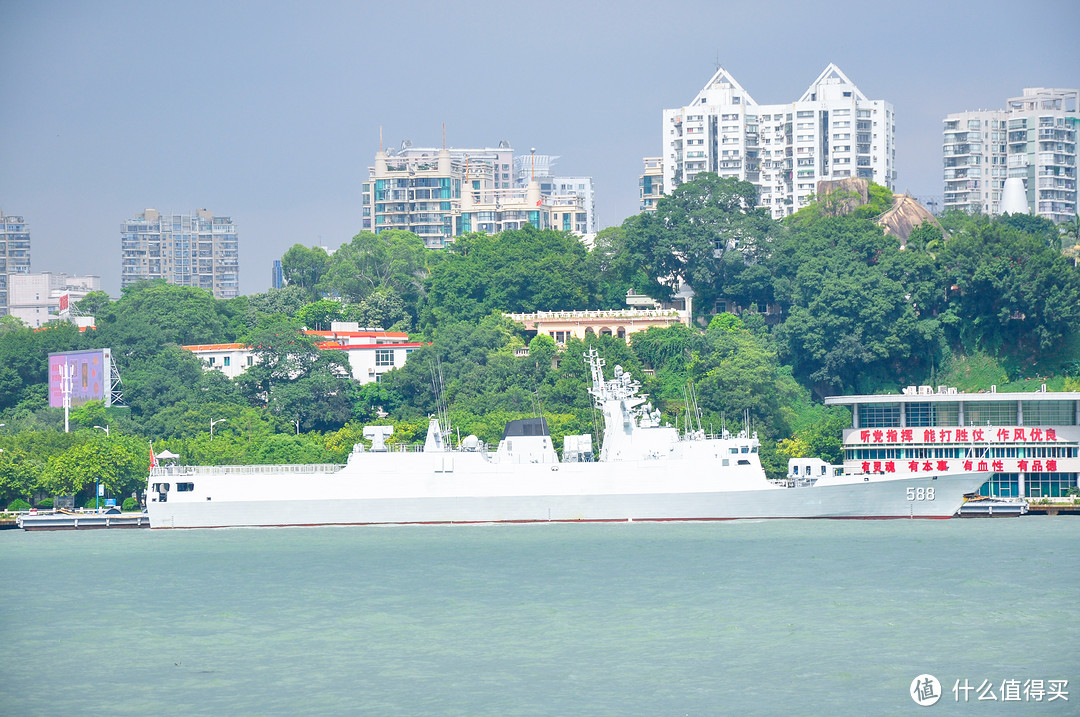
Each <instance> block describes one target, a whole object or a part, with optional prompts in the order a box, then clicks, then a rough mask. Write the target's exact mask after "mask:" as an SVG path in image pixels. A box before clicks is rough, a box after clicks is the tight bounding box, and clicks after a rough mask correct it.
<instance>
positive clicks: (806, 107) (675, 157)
mask: <svg viewBox="0 0 1080 717" xmlns="http://www.w3.org/2000/svg"><path fill="white" fill-rule="evenodd" d="M662 132H663V135H662V140H663V153H662V155H661V157H660V162H661V166H662V186H663V188H664V191H665V192H667V193H670V192H671V191H673V190H674V189H675V187H677V186H679V185H680V184H682V183H683V182H689V181H691V180H693V179H694V177H696V176H697V175H698V174H700V173H701V172H715V173H717V174H719V175H720V176H722V177H733V178H736V179H739V180H742V181H747V182H751V183H753V184H754V185H755V186H756V187H757V189H758V202H759V206H762V207H765V208H768V209H769V210H770V212H771V213H772V215H773V217H775V218H780V217H783V216H787V215H788V214H792V213H793V212H795V211H798V210H799V209H800V208H801V207H803V206H804V205H805V204H806V203H807V201H808V200H809V199H810V197H812V196H813V195H814V192H815V190H816V187H817V182H818V181H820V180H834V179H837V180H838V179H846V178H849V177H854V178H862V179H867V180H871V181H874V182H876V183H878V184H882V185H885V186H887V187H889V188H890V189H892V188H893V187H894V185H895V179H896V172H895V170H894V166H895V163H896V150H895V143H894V137H895V133H896V126H895V119H894V114H893V108H892V104H890V103H889V102H886V101H885V100H871V99H868V98H867V96H866V95H865V94H864V93H863V92H862V91H861V90H859V88H858V87H857V86H855V84H854V83H853V82H852V81H851V80H850V79H849V78H848V76H847V75H846V74H844V72H843V71H842V70H841V69H840V68H839V67H837V66H836V65H835V64H832V63H830V64H829V65H828V66H826V67H825V69H824V70H823V71H822V72H821V74H819V75H818V76H817V78H816V79H815V80H814V81H813V82H812V83H811V84H810V86H809V87H807V89H806V91H805V92H804V93H803V94H802V96H801V97H800V98H799V99H797V100H795V101H794V102H788V103H782V104H758V102H757V101H756V100H755V99H754V98H753V97H752V96H751V95H750V93H749V92H747V91H746V89H745V88H744V87H743V86H742V85H741V84H740V83H739V82H738V81H737V80H736V79H735V77H734V76H733V75H732V74H731V73H730V72H728V71H727V70H726V69H724V68H722V67H720V68H717V70H716V72H715V73H714V74H713V75H712V77H710V78H709V81H708V82H706V83H705V85H704V87H702V88H701V90H700V91H699V92H698V93H697V95H695V97H694V98H693V99H692V100H691V101H690V103H689V104H687V105H685V106H684V107H678V108H673V109H665V110H664V111H663V129H662ZM651 206H652V207H655V204H653V205H651Z"/></svg>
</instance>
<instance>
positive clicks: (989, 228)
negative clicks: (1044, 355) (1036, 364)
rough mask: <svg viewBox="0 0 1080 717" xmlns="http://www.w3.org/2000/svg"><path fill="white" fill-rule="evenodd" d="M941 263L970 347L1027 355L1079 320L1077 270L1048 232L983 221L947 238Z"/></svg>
mask: <svg viewBox="0 0 1080 717" xmlns="http://www.w3.org/2000/svg"><path fill="white" fill-rule="evenodd" d="M939 261H940V262H941V265H942V272H943V275H944V277H945V285H946V286H950V287H952V288H951V290H950V294H949V306H950V310H952V311H953V312H954V313H955V314H956V316H957V317H958V318H959V320H958V321H957V322H956V323H955V327H956V330H957V331H958V332H959V337H958V338H959V339H960V340H961V341H962V342H964V344H965V345H967V346H970V347H972V348H981V349H986V350H990V351H994V350H997V349H998V348H1003V349H1006V350H1008V351H1009V352H1010V353H1017V354H1022V355H1026V356H1029V357H1030V356H1031V355H1033V352H1038V351H1049V350H1051V349H1052V348H1053V347H1054V346H1060V345H1062V344H1063V343H1064V342H1065V341H1066V339H1067V338H1068V337H1071V336H1073V335H1075V332H1076V327H1077V326H1078V325H1080V274H1077V272H1076V269H1075V267H1073V266H1072V264H1071V262H1069V261H1068V260H1067V259H1066V258H1064V257H1063V256H1061V253H1060V252H1059V251H1058V250H1057V249H1056V248H1051V247H1049V246H1047V244H1046V239H1045V236H1042V235H1031V234H1026V233H1024V232H1022V231H1019V230H1017V229H1014V228H1012V227H1011V226H1010V224H1009V222H994V223H986V224H984V225H981V226H977V227H975V228H974V229H973V230H969V231H967V232H964V233H960V234H958V235H956V236H954V237H952V238H951V239H950V240H949V241H948V242H946V244H945V247H944V249H943V250H942V252H941V254H940V255H939Z"/></svg>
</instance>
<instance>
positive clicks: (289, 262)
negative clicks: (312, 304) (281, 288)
mask: <svg viewBox="0 0 1080 717" xmlns="http://www.w3.org/2000/svg"><path fill="white" fill-rule="evenodd" d="M329 266H330V257H329V256H328V255H327V253H326V250H324V249H323V248H322V247H317V246H314V247H311V248H310V249H309V248H307V247H305V246H303V245H301V244H293V245H292V246H291V247H290V248H289V250H288V251H286V252H285V254H284V255H283V256H282V257H281V276H282V278H283V279H284V280H285V283H286V284H287V285H288V286H294V287H298V288H299V289H301V290H303V291H304V293H305V294H306V295H307V297H308V299H309V300H310V299H315V298H317V297H318V291H317V289H316V287H317V286H318V285H319V282H320V281H322V279H323V276H324V275H325V274H326V271H327V269H328V268H329Z"/></svg>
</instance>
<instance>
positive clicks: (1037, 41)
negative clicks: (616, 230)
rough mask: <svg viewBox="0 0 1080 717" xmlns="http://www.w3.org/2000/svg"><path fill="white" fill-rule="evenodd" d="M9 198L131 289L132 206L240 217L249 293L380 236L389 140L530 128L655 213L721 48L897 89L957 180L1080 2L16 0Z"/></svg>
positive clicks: (1070, 39)
mask: <svg viewBox="0 0 1080 717" xmlns="http://www.w3.org/2000/svg"><path fill="white" fill-rule="evenodd" d="M0 28H2V29H3V34H4V39H3V41H2V42H0V92H2V97H3V110H2V111H0V210H3V211H4V212H6V213H10V214H18V215H23V216H24V217H25V218H26V221H27V222H28V224H29V225H30V232H31V242H32V270H33V271H54V272H67V273H74V274H98V275H100V276H101V277H102V283H103V288H104V289H105V290H106V291H108V292H109V293H111V294H112V295H113V296H119V293H120V224H121V222H123V221H124V220H126V219H128V218H131V217H134V216H136V215H137V214H139V213H140V212H141V211H143V210H144V209H145V208H147V207H154V208H156V209H159V210H162V211H175V212H185V213H186V212H190V211H192V210H194V209H197V208H203V207H205V208H207V209H210V210H211V211H213V212H214V213H215V214H219V215H225V216H230V217H232V219H233V221H234V222H235V223H236V224H237V227H238V232H239V236H240V278H241V290H242V291H243V292H244V293H256V292H261V291H265V290H266V289H267V288H268V286H269V282H270V265H271V262H272V260H273V259H275V258H280V256H281V255H282V254H283V253H284V252H285V250H286V249H288V248H289V247H290V246H292V245H293V244H295V243H297V242H299V243H302V244H304V245H307V246H311V245H316V244H318V245H323V246H329V247H337V246H339V245H341V244H342V243H343V242H346V241H348V240H349V239H350V238H351V237H352V236H353V235H354V234H356V233H357V232H358V231H359V230H360V184H361V182H363V181H364V180H365V179H366V177H367V167H368V166H369V165H370V164H371V163H372V160H373V157H374V154H375V151H376V150H377V149H378V144H379V128H380V126H381V127H382V131H383V138H384V141H385V143H386V145H387V146H396V145H398V144H399V143H400V142H401V140H402V139H405V138H408V139H411V140H412V141H413V143H414V144H415V145H417V146H438V145H439V144H440V143H441V141H442V124H443V123H445V124H446V138H447V144H448V145H450V146H458V147H464V146H492V145H496V144H497V143H498V142H499V140H503V139H505V140H509V141H510V143H511V144H512V146H513V147H514V148H515V149H516V150H517V151H518V152H520V153H526V154H527V153H528V150H529V148H530V147H535V148H536V150H537V152H538V153H540V154H555V155H560V156H561V157H562V159H561V160H560V161H559V164H558V165H557V171H558V172H559V173H562V174H580V175H591V176H592V177H593V178H594V186H595V189H596V208H597V213H598V216H599V219H600V225H601V226H609V225H613V224H619V223H620V222H622V220H623V219H624V218H625V217H627V216H628V215H630V214H633V213H635V212H637V207H638V199H637V178H638V175H639V174H640V173H641V169H642V164H641V158H642V157H644V156H650V155H657V154H659V152H660V123H661V111H662V109H663V108H665V107H678V106H682V105H683V104H685V103H686V102H689V101H690V100H691V99H692V98H693V97H694V95H695V94H696V93H697V91H698V90H699V89H700V88H701V86H702V85H703V84H704V83H705V82H706V81H707V80H708V79H709V77H710V76H711V75H712V73H713V72H714V70H715V65H716V62H717V60H718V59H719V62H720V64H721V65H722V66H724V67H725V68H726V69H727V70H728V71H729V72H731V73H732V75H733V76H734V77H735V78H736V79H737V80H738V81H739V82H740V83H741V84H742V85H743V87H745V88H746V90H747V91H748V92H750V94H751V95H753V97H754V99H756V100H757V101H758V102H759V103H774V102H790V101H793V100H795V99H798V97H799V95H801V94H802V91H803V90H804V89H805V88H806V86H807V85H809V84H810V83H811V82H812V81H813V80H814V78H816V77H817V75H818V74H819V73H820V72H821V71H822V70H823V69H824V68H825V66H826V65H827V64H828V63H829V62H834V63H836V64H837V65H838V66H839V67H840V68H841V69H842V70H843V71H844V72H845V74H847V75H848V77H850V78H851V80H852V81H853V82H854V83H855V84H856V85H858V87H859V88H860V89H861V90H862V91H863V93H865V94H866V95H867V96H868V97H870V98H873V99H885V100H888V101H890V102H892V103H893V105H894V106H895V108H896V118H897V119H896V133H897V136H896V145H897V152H896V154H897V171H898V175H899V176H898V180H897V185H898V186H897V188H898V189H899V190H900V191H903V190H910V191H911V192H912V193H914V194H941V193H942V180H941V120H942V118H943V117H944V116H945V114H947V113H948V112H955V111H961V110H966V109H979V108H1002V107H1004V103H1005V100H1006V98H1008V97H1011V96H1015V95H1019V94H1020V93H1021V90H1022V88H1023V87H1026V86H1031V87H1036V86H1042V87H1078V86H1080V51H1078V47H1080V45H1078V37H1080V2H1077V0H1026V2H1024V3H1021V4H1018V3H1016V2H999V1H996V0H995V1H989V0H988V1H986V2H962V1H960V2H958V1H955V0H954V1H953V2H940V1H935V2H922V1H921V0H915V1H909V2H901V3H871V2H866V0H860V1H859V2H849V1H847V0H830V1H829V2H817V1H813V0H798V1H783V2H768V1H767V0H757V1H755V2H750V1H745V2H723V1H718V0H714V1H713V2H656V1H655V0H651V1H650V2H640V3H639V2H621V3H616V2H608V3H591V2H581V1H580V0H579V1H578V2H561V1H559V2H529V3H513V2H505V1H502V2H489V1H484V2H472V3H461V2H449V1H447V0H443V1H442V2H433V3H428V2H422V1H418V0H413V2H392V1H391V2H379V3H373V2H317V1H309V2H304V3H300V2H293V3H285V2H260V3H254V2H237V1H233V0H218V1H217V2H201V1H194V0H184V1H182V2H169V3H165V2H153V1H148V0H140V1H136V2H122V1H119V0H110V1H102V2H78V1H68V2H54V1H52V0H0Z"/></svg>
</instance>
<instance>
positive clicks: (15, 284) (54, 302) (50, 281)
mask: <svg viewBox="0 0 1080 717" xmlns="http://www.w3.org/2000/svg"><path fill="white" fill-rule="evenodd" d="M100 290H101V277H100V276H68V275H67V274H63V273H61V274H53V273H51V272H43V273H40V274H12V275H10V276H9V277H8V313H10V314H11V315H12V316H14V317H16V318H18V319H21V320H22V322H23V323H25V324H26V325H27V326H30V327H31V328H35V329H36V328H38V327H40V326H41V325H42V324H44V323H46V322H48V321H52V320H54V319H57V318H60V314H61V310H62V309H63V308H65V307H64V304H65V303H74V302H76V301H79V300H80V299H83V298H85V297H86V295H87V294H89V293H90V292H91V291H100ZM65 297H66V302H65Z"/></svg>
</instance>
